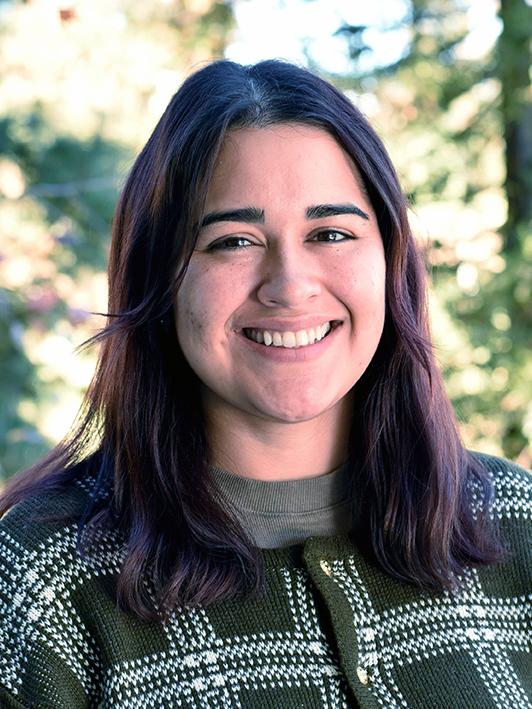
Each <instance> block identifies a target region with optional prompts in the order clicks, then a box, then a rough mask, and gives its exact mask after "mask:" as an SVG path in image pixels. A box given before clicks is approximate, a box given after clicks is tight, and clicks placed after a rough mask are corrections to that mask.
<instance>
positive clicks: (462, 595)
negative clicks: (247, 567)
mask: <svg viewBox="0 0 532 709" xmlns="http://www.w3.org/2000/svg"><path fill="white" fill-rule="evenodd" d="M482 460H483V462H484V464H485V466H486V467H487V468H488V469H489V470H490V471H491V472H492V476H493V482H494V490H495V501H494V506H493V514H494V516H495V517H496V518H497V519H498V520H499V521H500V527H501V532H502V534H503V535H504V538H505V540H506V542H507V545H508V548H509V556H508V559H507V560H506V561H505V562H503V563H501V564H498V565H495V566H490V567H486V568H482V569H476V570H474V569H470V570H468V571H467V572H466V574H465V577H464V586H463V588H462V590H461V591H460V592H459V593H457V594H450V593H443V594H431V593H428V592H426V591H420V590H418V589H416V588H414V587H412V586H408V585H405V584H403V583H400V582H398V581H396V580H393V579H391V578H390V577H389V576H388V575H386V574H384V573H383V572H382V571H380V570H379V569H378V568H376V567H375V566H374V565H373V564H371V563H369V562H368V561H366V560H365V559H364V558H363V557H362V556H361V554H360V553H359V551H358V549H357V547H356V545H355V544H353V543H352V542H351V541H350V539H349V537H348V536H342V535H339V536H335V537H325V538H322V537H312V538H309V539H307V540H306V541H305V542H304V543H303V544H300V545H296V546H291V547H287V548H284V549H272V550H265V551H264V552H262V553H263V554H264V559H265V564H266V578H267V593H266V595H265V596H264V597H263V598H262V599H259V600H254V601H251V600H249V601H245V602H242V601H238V602H237V601H234V602H225V603H219V604H216V605H213V606H210V607H208V608H206V609H202V608H195V609H193V608H187V609H180V610H178V611H177V610H176V612H175V613H174V614H173V616H172V617H171V618H170V619H169V620H168V621H167V622H165V623H164V624H163V623H143V622H141V621H139V620H137V619H135V618H134V617H131V616H129V615H126V614H124V613H122V612H120V611H119V610H117V608H116V603H115V598H114V583H115V578H116V574H117V572H118V569H119V567H120V560H121V549H120V544H119V541H118V538H117V537H116V536H115V535H113V534H109V535H107V536H102V538H101V540H100V544H99V546H98V549H99V551H98V553H96V552H95V553H94V554H93V555H92V556H91V558H90V559H89V560H87V559H83V558H80V556H79V555H78V553H77V552H76V526H75V525H68V526H67V525H62V526H58V525H57V524H55V525H54V524H52V523H45V522H42V521H37V520H32V519H31V515H32V514H33V513H37V514H39V515H42V514H54V513H58V512H59V513H61V512H64V511H65V509H67V508H68V509H79V508H80V506H81V505H83V501H84V499H85V496H86V494H87V493H86V491H85V490H84V489H83V486H82V485H78V486H73V488H72V489H71V490H70V491H68V492H67V493H63V494H61V495H60V496H55V497H51V496H41V497H40V498H38V499H28V500H25V501H23V502H22V503H19V504H18V505H16V506H15V507H14V508H13V509H12V510H11V511H10V512H9V513H8V514H7V515H6V516H5V517H4V518H3V520H2V521H1V522H0V648H1V652H0V707H2V708H7V709H13V708H18V709H20V707H24V708H28V707H31V708H38V709H52V708H59V707H60V708H61V709H77V708H78V707H115V708H120V709H127V708H133V707H136V708H139V709H140V708H141V707H142V709H145V708H146V707H157V708H159V707H161V708H170V707H172V708H175V707H186V708H187V709H188V708H189V707H198V708H200V707H201V709H208V708H212V709H214V708H216V709H219V708H220V707H231V708H232V707H244V708H250V709H251V708H253V707H257V708H259V707H260V709H268V708H271V709H281V708H282V709H292V708H294V709H295V708H296V707H298V708H301V707H308V708H309V709H317V708H319V707H328V708H336V707H363V708H366V707H368V708H373V707H390V708H391V707H411V708H412V709H429V708H430V709H450V708H451V707H452V708H453V709H469V708H470V709H492V708H493V709H495V708H499V709H509V708H510V707H511V708H512V709H530V706H531V701H530V696H531V691H532V688H531V686H530V679H531V676H532V672H531V669H532V667H531V664H530V654H528V651H529V649H530V648H529V645H528V642H527V641H528V640H529V630H530V605H529V601H530V596H529V595H528V596H527V594H529V593H530V586H531V584H530V571H531V568H530V567H531V564H530V536H531V535H530V520H531V484H530V477H529V476H528V474H527V473H526V472H525V471H523V470H522V469H520V468H518V467H516V466H513V465H511V464H510V463H508V462H507V461H503V460H500V459H495V458H488V457H483V458H482Z"/></svg>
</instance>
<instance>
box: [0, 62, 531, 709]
mask: <svg viewBox="0 0 532 709" xmlns="http://www.w3.org/2000/svg"><path fill="white" fill-rule="evenodd" d="M95 341H96V342H99V343H101V353H100V359H99V364H98V369H97V372H96V374H95V378H94V381H93V383H92V385H91V387H90V389H89V391H88V393H87V398H86V409H85V416H84V418H83V419H82V421H81V423H80V424H79V425H78V426H77V427H76V428H75V429H74V430H73V431H72V433H71V435H70V436H69V437H68V438H66V439H65V441H64V442H63V443H62V444H61V445H60V446H58V447H57V448H56V449H55V450H54V451H52V452H51V453H50V455H49V456H48V457H47V458H46V459H45V460H44V461H41V462H40V463H39V464H37V465H36V466H34V467H33V468H32V469H30V470H28V471H25V472H24V473H22V474H20V475H19V476H18V477H17V478H16V479H15V480H14V482H13V483H12V484H11V486H10V488H9V489H8V490H7V492H6V493H5V495H4V497H3V499H2V501H1V506H0V511H1V512H4V513H6V514H5V516H4V518H3V519H2V521H1V522H0V579H1V585H0V643H1V646H2V654H1V655H0V704H1V705H2V706H6V707H30V706H39V707H41V706H42V707H56V708H58V707H97V706H99V707H145V706H161V707H163V706H164V707H177V706H179V707H198V706H212V707H220V706H224V707H276V708H277V707H283V709H284V708H285V707H286V708H287V709H289V708H290V707H309V708H310V707H312V708H313V709H314V708H315V707H357V706H358V707H376V706H382V707H392V706H393V707H395V706H402V707H414V708H419V709H426V707H428V706H430V707H431V708H441V709H448V707H450V706H452V707H457V708H459V707H464V708H467V707H471V708H472V707H475V708H476V707H479V706H482V707H484V706H486V707H488V706H489V707H501V709H502V707H505V708H506V707H508V706H512V707H516V708H519V707H523V708H524V707H528V706H529V699H528V697H527V694H526V688H525V685H526V681H527V669H526V667H527V665H526V663H527V657H528V656H527V655H526V652H527V644H526V629H527V625H526V608H525V604H524V598H525V596H526V594H527V593H528V592H529V591H530V578H529V568H530V564H529V561H528V560H527V554H528V553H529V550H528V547H527V546H526V534H527V532H526V529H525V524H526V520H525V517H526V514H523V511H525V513H528V508H525V507H524V506H523V496H524V495H525V494H530V482H529V478H528V476H527V473H526V472H525V471H523V470H521V469H519V468H517V467H516V466H514V465H512V464H511V463H509V462H508V461H504V460H501V459H495V458H491V457H487V456H482V455H479V454H472V453H469V452H467V451H465V450H464V449H463V447H462V445H461V442H460V440H459V437H458V434H457V430H456V425H455V420H454V416H453V413H452V410H451V408H450V405H449V402H448V400H447V398H446V396H445V393H444V390H443V386H442V381H441V375H440V373H439V372H438V369H437V367H436V366H435V362H434V358H433V354H432V350H431V344H430V337H429V329H428V323H427V315H426V309H425V273H424V267H423V263H422V260H421V258H420V256H419V254H418V251H417V249H416V245H415V243H414V240H413V238H412V234H411V232H410V229H409V225H408V221H407V212H406V200H405V198H404V196H403V194H402V192H401V189H400V187H399V184H398V181H397V177H396V175H395V171H394V169H393V166H392V165H391V163H390V160H389V158H388V155H387V153H386V151H385V149H384V147H383V145H382V143H381V141H380V140H379V138H378V137H377V135H376V134H375V132H374V131H373V129H372V128H371V127H370V126H369V124H368V123H367V121H366V120H365V118H364V117H363V116H362V115H361V114H360V112H359V111H358V110H357V109H356V108H355V107H354V106H353V105H352V104H351V103H350V102H349V101H348V100H347V99H346V98H345V97H344V96H343V95H342V94H341V93H340V92H338V91H337V90H336V89H335V88H334V87H333V86H331V85H330V84H328V83H327V82H325V81H323V80H321V79H320V78H318V77H316V76H314V75H312V74H311V73H309V72H307V71H305V70H303V69H300V68H297V67H295V66H292V65H290V64H286V63H281V62H276V61H268V62H262V63H260V64H257V65H255V66H250V67H243V66H240V65H238V64H234V63H231V62H227V61H220V62H216V63H214V64H212V65H210V66H208V67H206V68H204V69H202V70H201V71H199V72H197V73H196V74H194V75H193V76H191V77H190V78H189V79H188V80H187V81H186V82H185V83H184V85H183V86H182V87H181V88H180V90H179V91H178V92H177V94H176V95H175V96H174V98H173V99H172V101H171V103H170V105H169V106H168V108H167V110H166V112H165V113H164V115H163V117H162V118H161V120H160V122H159V124H158V125H157V127H156V128H155V130H154V133H153V135H152V136H151V138H150V139H149V141H148V143H147V145H146V146H145V148H144V150H143V151H142V153H141V154H140V156H139V158H138V159H137V161H136V163H135V165H134V166H133V169H132V171H131V174H130V176H129V179H128V181H127V184H126V186H125V188H124V191H123V194H122V196H121V199H120V202H119V204H118V207H117V211H116V216H115V221H114V226H113V240H112V248H111V257H110V263H109V318H108V324H107V326H106V328H105V329H104V330H103V332H101V333H100V334H99V335H98V336H97V337H96V338H95ZM501 671H502V675H503V676H502V679H500V680H499V679H497V673H499V675H500V674H501ZM528 675H529V673H528Z"/></svg>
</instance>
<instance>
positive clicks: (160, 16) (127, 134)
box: [0, 0, 232, 483]
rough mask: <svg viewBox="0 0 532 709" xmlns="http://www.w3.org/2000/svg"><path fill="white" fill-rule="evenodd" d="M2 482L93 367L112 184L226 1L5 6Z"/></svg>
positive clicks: (63, 427) (220, 37) (204, 49)
mask: <svg viewBox="0 0 532 709" xmlns="http://www.w3.org/2000/svg"><path fill="white" fill-rule="evenodd" d="M2 20H3V32H2V36H1V43H0V92H1V93H2V98H3V101H2V108H1V109H0V225H1V226H0V283H1V284H2V289H1V290H0V357H1V361H2V368H1V369H0V397H1V400H2V407H1V408H0V483H1V481H2V479H5V478H7V477H8V476H9V475H11V474H13V473H14V472H15V471H16V470H18V469H21V468H24V467H27V466H28V465H30V464H31V463H32V462H34V461H35V460H36V458H38V457H39V456H41V455H42V454H43V453H44V452H45V451H46V450H47V449H49V448H50V446H51V445H52V444H53V443H55V442H57V441H58V440H59V439H60V438H62V437H63V435H65V434H66V433H67V431H68V429H69V427H70V425H71V423H72V421H73V419H74V417H75V415H76V413H77V410H78V407H79V404H80V401H81V397H82V394H83V392H84V390H85V389H86V386H87V385H88V383H89V381H90V378H91V375H92V372H93V369H94V364H95V354H96V353H94V352H89V353H85V354H75V348H76V347H77V346H79V345H80V344H81V343H82V342H83V341H85V340H86V339H88V338H89V337H90V336H91V335H93V334H94V333H95V332H96V330H97V329H99V327H101V326H102V324H103V318H102V317H101V316H98V315H96V314H94V315H93V314H91V313H99V312H105V310H106V276H105V267H106V261H107V251H108V243H109V232H110V226H111V221H112V215H113V211H114V206H115V203H116V199H117V196H118V191H119V188H120V185H121V183H122V181H123V179H124V176H125V174H126V173H127V170H128V167H129V165H130V163H131V161H132V159H133V157H134V155H135V154H136V153H137V152H138V150H139V148H140V146H141V145H142V144H143V143H144V142H145V140H146V138H147V137H148V135H149V133H150V132H151V129H152V128H153V125H154V123H155V122H156V120H158V118H159V116H160V114H161V112H162V110H163V108H164V106H165V105H166V103H167V102H168V100H169V99H170V97H171V95H172V94H173V93H174V92H175V91H176V90H177V88H178V86H179V84H180V83H181V81H182V79H183V78H184V76H185V75H186V74H188V73H189V71H190V70H191V68H192V67H193V66H194V65H195V64H197V63H198V62H202V61H205V60H208V59H210V58H212V57H213V56H220V55H221V54H222V53H223V49H224V47H225V44H226V41H227V37H228V33H229V32H230V30H231V25H232V14H231V8H230V5H229V4H228V3H226V2H215V1H213V0H180V1H179V2H176V3H167V2H163V0H161V1H160V2H154V3H138V2H136V1H135V0H119V2H117V3H113V4H112V5H109V3H107V2H106V0H81V1H80V2H77V3H76V4H75V6H72V7H65V8H62V9H59V10H58V9H57V6H56V5H54V4H50V3H47V2H38V1H37V2H35V3H28V4H24V3H18V2H12V3H10V4H8V5H7V6H5V7H4V8H3V15H2ZM43 36H46V42H45V43H43V42H42V37H43Z"/></svg>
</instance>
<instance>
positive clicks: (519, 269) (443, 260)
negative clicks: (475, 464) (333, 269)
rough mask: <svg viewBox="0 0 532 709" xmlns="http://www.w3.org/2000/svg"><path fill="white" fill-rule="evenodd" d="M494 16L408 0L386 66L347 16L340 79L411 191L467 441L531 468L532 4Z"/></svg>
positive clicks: (512, 1) (491, 9)
mask: <svg viewBox="0 0 532 709" xmlns="http://www.w3.org/2000/svg"><path fill="white" fill-rule="evenodd" d="M496 12H497V6H496V5H495V4H494V3H493V2H486V3H485V4H484V5H483V6H479V4H478V3H473V2H467V1H466V0H408V1H406V0H405V3H404V15H403V17H402V18H401V19H400V20H399V21H397V22H394V23H388V24H385V23H383V25H382V26H381V27H380V41H381V42H385V41H386V38H387V37H389V38H390V41H391V39H392V38H393V37H394V36H395V37H396V38H397V36H398V35H400V36H401V37H403V38H405V40H404V43H403V47H404V49H403V51H402V53H401V55H400V56H399V57H398V58H397V60H396V61H395V62H393V63H392V64H387V65H385V66H379V65H378V63H377V60H378V57H377V55H376V54H375V55H373V56H372V42H371V41H370V40H371V39H372V35H373V36H374V34H375V27H373V28H367V27H363V26H360V25H356V26H350V25H348V24H346V25H344V26H342V27H341V28H340V29H339V33H340V34H342V35H344V36H345V37H346V39H347V45H348V50H349V51H350V53H351V56H352V60H353V74H352V76H350V77H347V78H346V77H336V79H337V81H338V82H339V83H340V84H342V85H343V86H344V88H345V87H350V88H352V89H354V92H353V98H354V100H355V102H358V103H359V105H360V107H361V108H362V110H363V111H365V112H366V113H367V114H368V116H369V117H370V119H371V120H372V122H373V123H374V124H375V125H376V126H377V128H378V129H379V131H380V133H381V134H382V135H384V137H385V141H386V143H387V144H388V146H389V148H390V151H391V153H392V157H393V159H394V161H395V163H396V165H397V166H398V168H399V172H400V175H401V178H402V181H403V184H404V185H405V186H406V189H407V191H408V194H409V196H410V199H411V204H412V221H413V224H414V227H415V229H416V232H417V233H418V235H419V237H420V238H421V239H422V241H423V242H424V243H425V244H426V250H427V257H428V261H429V263H430V265H431V268H432V274H433V284H434V288H433V289H432V294H431V308H432V316H433V317H432V319H433V330H434V335H435V340H436V343H437V348H438V355H439V359H440V361H441V364H442V368H443V371H444V375H445V378H446V382H447V387H448V391H449V394H450V395H451V398H452V400H453V403H454V405H455V408H456V410H457V413H458V416H459V419H460V421H461V428H462V433H463V436H464V439H465V441H466V443H467V444H468V445H469V446H472V447H477V448H481V449H483V450H485V451H487V452H492V453H499V454H501V453H502V454H505V455H506V456H508V457H510V458H514V459H518V460H519V461H520V462H521V463H522V464H524V465H530V464H531V462H532V458H531V450H530V439H531V438H532V405H531V402H532V385H531V382H532V362H531V359H530V350H531V344H532V343H531V342H530V332H531V327H530V326H531V324H532V309H531V284H532V265H531V263H530V256H532V235H531V230H530V216H531V187H532V183H531V154H532V152H531V150H532V135H531V131H532V115H531V105H530V77H529V68H530V37H531V36H532V27H531V14H532V8H531V7H530V6H529V5H528V4H527V2H526V0H502V2H501V4H500V7H499V10H498V15H499V23H498V24H497V15H496ZM370 29H371V33H372V34H371V33H370V32H369V30H370ZM494 29H495V32H494V31H493V30H494ZM372 59H373V61H371V60H372ZM427 230H428V233H427ZM526 257H528V259H527V258H526Z"/></svg>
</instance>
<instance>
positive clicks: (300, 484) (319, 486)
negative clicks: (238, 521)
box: [210, 463, 349, 514]
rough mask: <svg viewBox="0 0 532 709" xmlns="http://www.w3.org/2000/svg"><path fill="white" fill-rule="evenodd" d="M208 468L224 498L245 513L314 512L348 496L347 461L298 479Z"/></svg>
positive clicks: (342, 500) (340, 501) (333, 504)
mask: <svg viewBox="0 0 532 709" xmlns="http://www.w3.org/2000/svg"><path fill="white" fill-rule="evenodd" d="M210 470H211V473H212V475H213V477H214V480H215V482H216V483H217V485H218V486H219V487H220V488H221V490H222V492H223V494H224V497H225V498H226V499H227V500H228V501H229V502H231V503H232V504H233V505H234V506H235V507H236V508H237V509H239V510H242V511H246V512H259V513H273V514H284V513H295V514H298V513H307V512H317V511H319V510H326V509H328V508H330V507H333V506H335V505H338V504H340V503H342V502H344V501H345V500H346V498H347V495H348V487H349V466H348V464H347V463H346V464H344V465H342V466H340V467H339V468H337V469H336V470H333V471H332V472H330V473H326V474H325V475H318V476H316V477H312V478H301V479H298V480H254V479H252V478H246V477H243V476H241V475H236V474H235V473H231V472H229V471H228V470H224V469H223V468H218V467H215V466H211V467H210Z"/></svg>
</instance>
